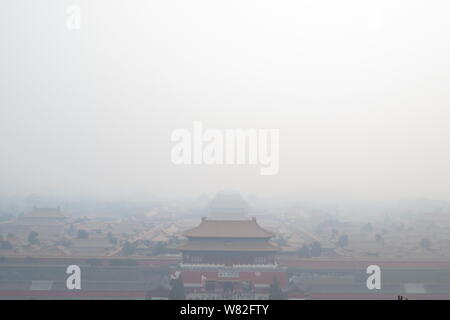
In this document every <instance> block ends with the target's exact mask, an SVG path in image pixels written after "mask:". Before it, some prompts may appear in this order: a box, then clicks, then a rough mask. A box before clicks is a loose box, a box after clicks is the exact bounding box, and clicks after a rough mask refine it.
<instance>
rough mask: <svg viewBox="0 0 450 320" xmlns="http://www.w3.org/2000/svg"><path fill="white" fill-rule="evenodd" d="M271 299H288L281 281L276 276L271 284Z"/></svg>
mask: <svg viewBox="0 0 450 320" xmlns="http://www.w3.org/2000/svg"><path fill="white" fill-rule="evenodd" d="M269 300H286V296H285V295H284V293H283V290H281V288H280V283H279V282H278V278H277V277H276V276H275V277H273V281H272V283H271V285H270V289H269Z"/></svg>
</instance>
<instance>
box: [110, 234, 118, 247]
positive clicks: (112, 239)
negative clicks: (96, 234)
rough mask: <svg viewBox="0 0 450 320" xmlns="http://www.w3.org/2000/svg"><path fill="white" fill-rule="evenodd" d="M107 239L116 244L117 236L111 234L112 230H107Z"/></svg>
mask: <svg viewBox="0 0 450 320" xmlns="http://www.w3.org/2000/svg"><path fill="white" fill-rule="evenodd" d="M108 241H109V243H111V244H114V245H115V244H117V238H116V237H114V235H113V234H112V232H111V231H110V232H108Z"/></svg>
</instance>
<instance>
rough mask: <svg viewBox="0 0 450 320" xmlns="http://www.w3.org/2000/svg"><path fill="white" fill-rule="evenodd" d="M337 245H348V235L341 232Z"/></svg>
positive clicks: (342, 246) (341, 246)
mask: <svg viewBox="0 0 450 320" xmlns="http://www.w3.org/2000/svg"><path fill="white" fill-rule="evenodd" d="M337 245H338V247H340V248H344V247H346V246H347V245H348V235H346V234H343V235H342V236H340V237H339V239H338V243H337Z"/></svg>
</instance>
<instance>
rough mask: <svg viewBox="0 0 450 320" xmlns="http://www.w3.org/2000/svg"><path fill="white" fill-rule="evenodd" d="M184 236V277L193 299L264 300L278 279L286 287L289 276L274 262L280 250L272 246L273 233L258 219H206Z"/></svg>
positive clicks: (182, 273) (182, 267) (182, 265)
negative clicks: (262, 225) (253, 298)
mask: <svg viewBox="0 0 450 320" xmlns="http://www.w3.org/2000/svg"><path fill="white" fill-rule="evenodd" d="M184 235H185V236H186V238H187V239H188V241H187V243H186V244H184V245H183V246H181V247H180V251H181V253H182V262H181V264H180V266H181V275H182V277H183V281H184V284H185V287H186V289H187V291H188V292H190V293H191V294H192V295H193V298H201V297H200V296H201V295H202V294H209V296H210V297H212V296H214V295H216V296H215V297H214V298H220V297H222V296H221V295H222V294H226V293H229V294H234V297H245V298H246V299H249V298H252V297H256V296H258V295H259V296H258V297H257V298H259V299H261V298H264V297H265V296H267V294H268V288H269V286H270V284H271V283H272V281H273V280H274V278H275V277H276V278H277V280H278V282H279V284H280V285H281V286H284V285H285V283H286V273H285V272H284V271H283V270H281V269H280V268H279V267H278V265H277V263H276V259H275V255H276V252H277V251H278V250H279V248H278V247H276V246H274V245H273V244H271V243H270V242H269V240H270V239H271V238H272V237H273V233H271V232H269V231H267V230H265V229H263V228H261V227H260V226H259V225H258V223H257V222H256V219H255V218H251V219H241V220H214V219H207V218H203V219H202V221H201V223H200V225H199V226H197V227H195V228H193V229H190V230H188V231H187V232H185V234H184ZM240 294H242V295H240ZM196 295H198V297H197V296H196ZM228 298H229V297H228Z"/></svg>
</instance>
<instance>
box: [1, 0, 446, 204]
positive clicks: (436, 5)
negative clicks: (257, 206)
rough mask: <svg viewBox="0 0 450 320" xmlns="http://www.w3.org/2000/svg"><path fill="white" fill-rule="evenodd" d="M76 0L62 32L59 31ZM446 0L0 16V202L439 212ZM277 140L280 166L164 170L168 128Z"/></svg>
mask: <svg viewBox="0 0 450 320" xmlns="http://www.w3.org/2000/svg"><path fill="white" fill-rule="evenodd" d="M69 4H79V5H80V8H81V17H82V24H81V29H80V30H75V31H70V30H68V29H67V28H66V18H67V16H66V7H67V5H69ZM449 10H450V3H449V2H448V1H444V0H443V1H433V0H432V1H417V0H413V1H406V0H403V1H400V0H389V1H387V0H378V1H361V0H359V1H356V0H354V1H335V0H315V1H312V0H311V1H277V2H275V1H266V0H263V1H247V0H244V1H242V0H240V1H234V0H233V1H209V0H208V1H207V0H201V1H181V0H180V1H172V0H169V1H167V0H164V1H153V0H152V1H149V0H134V1H129V2H127V3H126V4H125V3H124V2H123V1H117V0H114V1H112V0H96V1H75V0H74V1H72V2H69V1H53V0H52V1H47V0H46V1H43V2H40V1H39V2H37V1H32V0H29V1H24V0H15V1H7V2H3V3H2V4H1V5H0V39H1V42H0V88H1V89H0V153H1V156H0V177H1V178H0V193H2V194H3V195H14V194H23V195H26V194H30V193H38V194H52V195H59V196H84V195H90V196H99V197H111V198H127V197H136V196H137V197H143V198H145V197H146V196H147V195H149V194H157V195H163V196H179V195H180V196H181V195H183V196H184V195H188V196H191V195H198V194H201V193H203V192H211V193H214V192H215V191H216V190H220V189H237V190H239V191H241V192H243V193H246V194H248V193H253V194H261V195H265V196H286V197H305V198H309V197H311V198H322V197H323V198H329V197H342V198H347V199H353V200H357V199H387V198H408V197H430V198H439V199H443V200H450V189H449V188H448V185H449V182H450V166H449V163H450V143H449V142H450V126H449V123H450V108H449V103H450V91H449V86H450V63H449V62H450V41H449V39H450V20H449V19H448V12H449ZM195 120H199V121H202V123H203V124H204V126H205V127H208V128H218V129H221V130H222V129H227V128H262V129H269V128H277V129H279V130H280V155H279V161H280V168H279V173H278V174H277V175H274V176H261V175H260V174H259V166H249V165H243V166H233V165H231V166H206V165H199V166H193V165H191V166H189V165H185V166H175V165H174V164H172V162H171V159H170V152H171V148H172V147H173V145H174V143H173V142H171V140H170V136H171V133H172V131H173V130H175V129H176V128H187V129H189V130H192V125H193V121H195Z"/></svg>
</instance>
